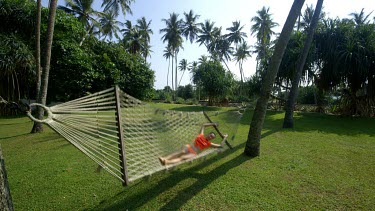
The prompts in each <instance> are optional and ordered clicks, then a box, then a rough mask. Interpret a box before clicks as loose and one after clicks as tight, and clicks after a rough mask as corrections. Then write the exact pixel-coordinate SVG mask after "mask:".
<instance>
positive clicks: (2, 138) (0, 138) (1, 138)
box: [0, 133, 30, 140]
mask: <svg viewBox="0 0 375 211" xmlns="http://www.w3.org/2000/svg"><path fill="white" fill-rule="evenodd" d="M27 134H30V133H22V134H17V135H14V136H6V137H0V140H6V139H11V138H16V137H20V136H24V135H27Z"/></svg>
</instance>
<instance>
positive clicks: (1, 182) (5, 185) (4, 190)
mask: <svg viewBox="0 0 375 211" xmlns="http://www.w3.org/2000/svg"><path fill="white" fill-rule="evenodd" d="M0 210H4V211H13V210H14V208H13V202H12V197H11V195H10V189H9V182H8V176H7V171H6V169H5V162H4V158H3V152H2V150H1V148H0Z"/></svg>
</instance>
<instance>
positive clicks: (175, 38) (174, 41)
mask: <svg viewBox="0 0 375 211" xmlns="http://www.w3.org/2000/svg"><path fill="white" fill-rule="evenodd" d="M162 21H163V22H164V23H165V25H166V28H164V29H160V33H164V35H163V36H162V38H161V39H162V40H163V43H164V42H168V46H170V47H171V49H172V52H173V55H174V56H173V57H174V59H175V64H176V65H175V66H176V67H175V78H174V79H175V86H177V55H178V51H179V49H180V48H182V42H183V40H182V36H181V35H182V23H183V21H182V20H180V19H178V14H176V13H172V14H169V19H162ZM172 70H173V62H172ZM172 75H173V73H172ZM172 77H173V76H172ZM172 89H173V82H172ZM176 89H177V87H175V90H176Z"/></svg>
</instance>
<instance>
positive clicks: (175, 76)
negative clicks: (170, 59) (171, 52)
mask: <svg viewBox="0 0 375 211" xmlns="http://www.w3.org/2000/svg"><path fill="white" fill-rule="evenodd" d="M175 54H176V57H175V58H174V59H175V64H176V65H175V69H176V70H175V73H176V74H175V75H174V78H175V79H174V80H175V83H174V85H175V88H176V89H175V91H177V89H178V84H177V54H178V53H177V51H176V53H175Z"/></svg>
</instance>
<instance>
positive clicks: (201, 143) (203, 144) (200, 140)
mask: <svg viewBox="0 0 375 211" xmlns="http://www.w3.org/2000/svg"><path fill="white" fill-rule="evenodd" d="M194 146H195V147H199V149H200V150H204V149H206V148H208V147H210V146H211V142H209V141H208V140H207V139H206V138H205V137H204V135H203V134H199V135H198V136H197V137H196V138H195V140H194Z"/></svg>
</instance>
